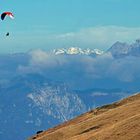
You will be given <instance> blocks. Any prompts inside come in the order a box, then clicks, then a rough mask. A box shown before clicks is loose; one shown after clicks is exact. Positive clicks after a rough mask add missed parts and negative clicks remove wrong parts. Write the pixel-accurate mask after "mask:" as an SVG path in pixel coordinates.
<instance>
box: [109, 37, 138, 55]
mask: <svg viewBox="0 0 140 140" xmlns="http://www.w3.org/2000/svg"><path fill="white" fill-rule="evenodd" d="M107 52H110V53H111V54H112V56H114V57H124V56H137V57H139V56H140V39H137V40H136V41H135V42H134V43H132V44H127V43H122V42H119V41H117V42H116V43H114V44H113V45H112V46H111V47H110V48H109V49H108V50H107Z"/></svg>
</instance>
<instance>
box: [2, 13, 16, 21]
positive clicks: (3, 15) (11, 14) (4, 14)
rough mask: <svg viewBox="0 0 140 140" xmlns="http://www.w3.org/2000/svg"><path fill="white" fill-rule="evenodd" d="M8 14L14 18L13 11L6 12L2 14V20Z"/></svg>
mask: <svg viewBox="0 0 140 140" xmlns="http://www.w3.org/2000/svg"><path fill="white" fill-rule="evenodd" d="M6 16H9V17H10V18H11V19H14V15H13V13H11V12H4V13H2V14H1V20H4V19H5V17H6Z"/></svg>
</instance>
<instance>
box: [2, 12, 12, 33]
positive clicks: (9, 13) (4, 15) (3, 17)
mask: <svg viewBox="0 0 140 140" xmlns="http://www.w3.org/2000/svg"><path fill="white" fill-rule="evenodd" d="M7 16H8V17H10V18H11V19H14V15H13V13H11V12H4V13H2V14H1V20H5V18H6V17H7ZM9 35H10V34H9V32H7V33H6V36H9Z"/></svg>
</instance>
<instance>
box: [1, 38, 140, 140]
mask: <svg viewBox="0 0 140 140" xmlns="http://www.w3.org/2000/svg"><path fill="white" fill-rule="evenodd" d="M124 48H125V49H124ZM139 48H140V41H139V40H137V41H136V42H135V43H133V44H131V45H128V44H127V43H119V42H117V43H115V44H114V45H112V46H111V47H110V49H108V50H107V51H104V52H103V51H100V50H97V49H82V48H79V47H70V48H68V49H64V48H62V49H54V50H52V51H50V52H46V51H43V50H33V51H30V52H27V53H16V54H0V116H1V119H0V124H1V125H0V139H2V140H11V139H18V140H23V139H25V138H27V137H28V136H30V135H32V134H34V133H35V132H37V131H39V130H42V129H43V130H44V129H47V128H50V127H54V126H56V125H58V124H60V123H62V122H64V121H68V120H70V119H72V118H74V117H76V116H78V115H80V114H82V113H84V112H86V111H89V110H91V109H92V108H95V107H98V106H101V105H104V104H108V103H112V102H115V101H117V100H119V99H122V98H124V97H127V96H129V95H131V94H132V93H133V92H138V91H140V87H139V82H140V76H139V71H140V63H139V61H140V57H139ZM9 126H10V127H9ZM17 130H18V131H17ZM9 134H10V135H9Z"/></svg>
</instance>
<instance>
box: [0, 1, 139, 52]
mask: <svg viewBox="0 0 140 140" xmlns="http://www.w3.org/2000/svg"><path fill="white" fill-rule="evenodd" d="M0 3H1V4H0V9H1V13H2V12H4V11H12V12H13V13H14V15H15V19H14V20H11V19H9V18H6V20H5V21H1V22H0V26H1V30H0V42H1V43H0V53H7V52H8V53H13V52H25V51H28V50H31V49H37V48H41V49H45V50H48V49H52V48H60V47H70V46H78V47H89V48H99V49H107V48H109V47H110V45H111V44H112V43H113V42H115V41H117V40H120V41H127V42H132V41H134V40H135V39H136V38H139V37H140V14H139V13H140V8H139V6H140V1H139V0H135V1H134V0H24V1H18V0H12V1H8V0H5V1H0ZM6 32H10V36H9V37H5V34H6Z"/></svg>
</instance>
